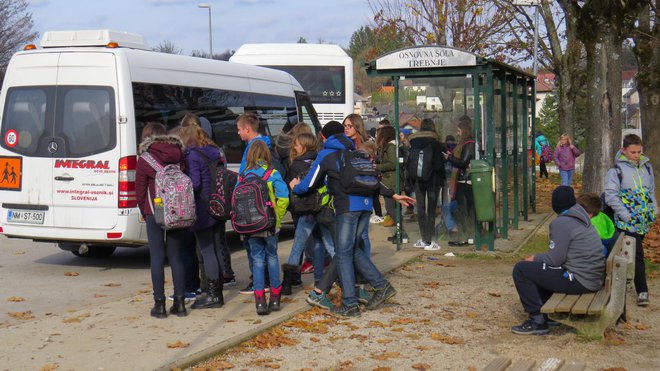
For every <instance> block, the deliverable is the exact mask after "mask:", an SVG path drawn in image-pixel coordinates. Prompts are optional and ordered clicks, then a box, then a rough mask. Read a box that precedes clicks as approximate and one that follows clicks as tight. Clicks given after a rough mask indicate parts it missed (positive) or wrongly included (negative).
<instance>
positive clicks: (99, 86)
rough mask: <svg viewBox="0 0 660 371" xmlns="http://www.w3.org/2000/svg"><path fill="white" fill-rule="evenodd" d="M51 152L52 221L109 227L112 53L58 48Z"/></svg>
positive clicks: (114, 163) (113, 151)
mask: <svg viewBox="0 0 660 371" xmlns="http://www.w3.org/2000/svg"><path fill="white" fill-rule="evenodd" d="M57 86H58V87H57V99H56V107H57V109H56V112H55V125H54V126H55V128H54V136H53V141H52V143H51V145H52V146H54V147H55V151H54V152H53V178H52V179H53V212H54V216H55V221H54V225H55V226H57V227H64V228H76V229H111V228H113V227H114V226H115V225H116V224H117V220H118V209H117V205H118V190H117V189H118V182H119V179H118V176H119V169H118V168H119V158H120V145H119V141H118V138H119V125H117V112H118V107H117V103H116V102H117V96H116V92H117V89H116V86H117V71H116V65H115V56H114V54H112V53H104V52H89V53H79V52H78V53H62V54H61V57H60V60H59V64H58V77H57Z"/></svg>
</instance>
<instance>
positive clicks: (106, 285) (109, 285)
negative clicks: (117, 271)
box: [103, 282, 121, 287]
mask: <svg viewBox="0 0 660 371" xmlns="http://www.w3.org/2000/svg"><path fill="white" fill-rule="evenodd" d="M103 286H105V287H121V283H115V282H112V283H106V284H105V285H103Z"/></svg>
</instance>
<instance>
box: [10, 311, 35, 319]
mask: <svg viewBox="0 0 660 371" xmlns="http://www.w3.org/2000/svg"><path fill="white" fill-rule="evenodd" d="M7 314H8V315H9V317H12V318H16V319H24V320H27V319H33V318H35V317H34V316H33V315H32V311H31V310H28V311H25V312H9V313H7Z"/></svg>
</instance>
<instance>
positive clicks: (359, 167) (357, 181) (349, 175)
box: [337, 149, 380, 196]
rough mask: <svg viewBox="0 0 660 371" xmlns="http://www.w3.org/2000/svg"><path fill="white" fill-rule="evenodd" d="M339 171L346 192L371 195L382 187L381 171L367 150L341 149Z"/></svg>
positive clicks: (340, 181) (340, 180)
mask: <svg viewBox="0 0 660 371" xmlns="http://www.w3.org/2000/svg"><path fill="white" fill-rule="evenodd" d="M337 172H338V173H339V183H340V185H341V187H342V190H343V191H344V193H346V194H349V195H358V196H371V195H373V194H374V193H375V192H377V191H378V189H379V188H380V173H379V172H378V169H377V168H376V165H375V164H374V163H373V162H372V161H371V158H370V157H369V154H368V153H367V152H365V151H355V150H347V149H345V150H341V151H339V153H338V157H337Z"/></svg>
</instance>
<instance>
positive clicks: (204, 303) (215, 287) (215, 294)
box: [191, 278, 225, 309]
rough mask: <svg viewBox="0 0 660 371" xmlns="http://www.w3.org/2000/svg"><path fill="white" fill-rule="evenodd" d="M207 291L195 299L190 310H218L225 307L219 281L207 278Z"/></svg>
mask: <svg viewBox="0 0 660 371" xmlns="http://www.w3.org/2000/svg"><path fill="white" fill-rule="evenodd" d="M206 281H207V282H208V286H209V291H208V292H207V293H204V294H202V295H200V296H198V297H197V299H195V303H193V305H192V306H191V308H192V309H205V308H220V307H222V306H223V305H225V299H224V297H223V296H222V285H223V283H222V282H220V280H219V279H218V280H212V279H210V278H207V279H206Z"/></svg>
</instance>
